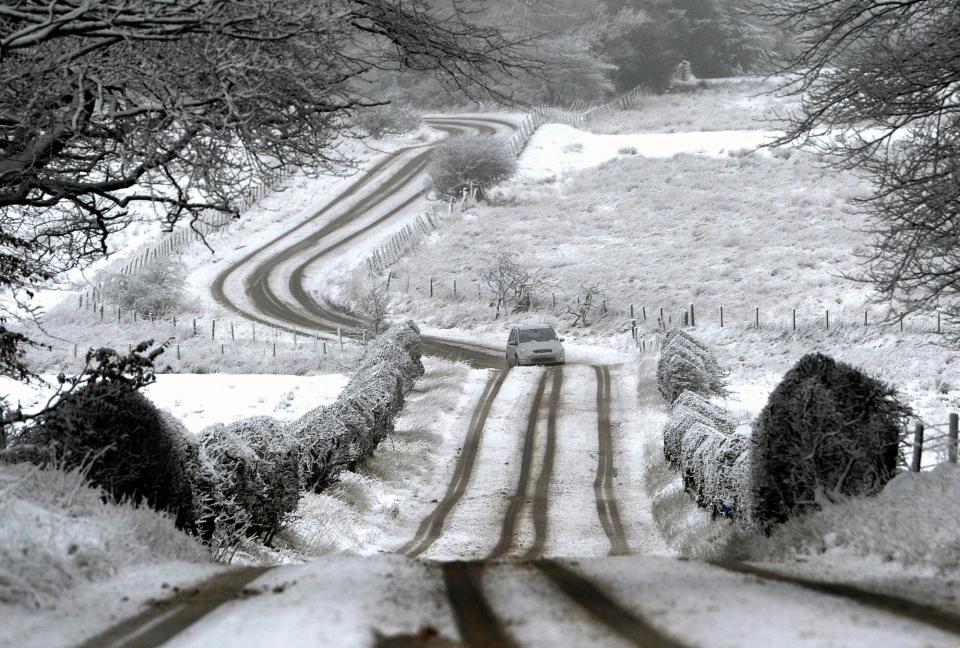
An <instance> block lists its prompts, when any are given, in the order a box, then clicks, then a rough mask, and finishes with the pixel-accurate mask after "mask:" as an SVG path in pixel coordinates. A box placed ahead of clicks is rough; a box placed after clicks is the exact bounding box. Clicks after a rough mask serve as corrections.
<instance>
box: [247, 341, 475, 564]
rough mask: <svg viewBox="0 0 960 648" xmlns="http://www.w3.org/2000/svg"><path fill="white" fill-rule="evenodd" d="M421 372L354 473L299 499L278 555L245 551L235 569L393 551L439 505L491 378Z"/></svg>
mask: <svg viewBox="0 0 960 648" xmlns="http://www.w3.org/2000/svg"><path fill="white" fill-rule="evenodd" d="M424 367H425V369H426V373H425V375H424V376H423V377H421V378H420V379H418V381H417V383H416V385H415V386H414V388H413V389H412V390H411V391H410V392H409V393H408V394H407V397H406V402H405V404H404V408H403V410H402V411H401V413H400V415H399V416H398V418H397V420H396V429H395V430H394V432H393V433H392V434H391V435H390V436H388V437H387V439H386V440H384V441H383V442H382V443H381V444H380V446H379V447H378V448H377V450H376V452H375V453H374V455H373V456H372V457H369V458H368V459H366V460H365V461H364V462H363V463H362V464H361V465H360V466H359V467H358V469H357V471H356V472H351V471H345V472H344V473H342V474H341V476H340V479H339V482H338V483H336V484H334V485H332V486H330V487H329V488H327V489H326V490H325V491H324V492H323V493H320V494H316V493H304V494H303V497H302V499H301V500H300V504H299V507H298V508H297V510H296V511H295V512H294V514H293V516H292V518H291V520H290V521H289V523H288V525H287V526H286V528H284V529H283V530H281V532H280V533H279V535H278V536H277V538H276V539H275V540H274V545H275V546H276V550H265V549H263V548H262V547H245V548H244V549H245V552H243V553H242V555H241V556H240V557H239V560H238V561H237V562H239V563H248V564H249V563H257V564H272V563H287V562H300V561H303V560H305V559H308V558H310V557H315V556H320V555H325V554H330V553H344V554H360V555H369V554H377V553H383V552H388V551H394V550H396V549H397V547H399V546H401V545H403V544H405V543H406V542H407V541H409V540H410V539H411V538H412V537H413V536H414V533H415V532H416V529H417V526H418V525H419V524H420V522H421V521H422V520H423V519H424V518H425V517H426V516H427V515H428V514H429V513H430V511H431V510H432V509H433V507H434V506H435V505H436V501H435V500H436V498H437V497H438V494H440V493H442V492H443V491H444V489H445V488H446V486H447V483H448V482H449V480H450V477H451V475H452V473H453V470H454V463H455V462H453V461H450V457H452V456H454V455H456V453H457V451H458V450H459V449H460V448H461V447H462V444H463V439H464V435H465V433H466V426H467V421H469V419H470V414H471V412H472V409H473V407H474V406H475V405H476V402H477V399H478V398H479V396H480V392H481V391H482V389H483V386H484V385H485V383H486V380H487V376H488V372H487V371H485V370H476V369H474V370H471V369H469V368H467V367H466V365H463V364H460V363H453V362H448V361H445V360H440V359H436V358H425V359H424Z"/></svg>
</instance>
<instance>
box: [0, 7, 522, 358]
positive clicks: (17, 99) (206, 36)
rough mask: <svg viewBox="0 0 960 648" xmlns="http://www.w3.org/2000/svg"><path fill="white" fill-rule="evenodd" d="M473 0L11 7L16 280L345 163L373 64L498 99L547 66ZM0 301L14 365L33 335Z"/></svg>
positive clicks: (3, 218)
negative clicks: (287, 173) (261, 186)
mask: <svg viewBox="0 0 960 648" xmlns="http://www.w3.org/2000/svg"><path fill="white" fill-rule="evenodd" d="M458 2H459V0H443V1H439V0H406V1H405V2H403V3H399V2H396V1H395V0H85V1H83V2H79V1H73V0H9V1H6V2H3V3H0V289H3V291H4V292H5V293H13V295H14V298H20V299H21V301H27V299H28V298H29V294H28V292H26V291H25V289H27V290H28V289H29V286H30V285H32V284H37V283H41V282H43V281H44V280H46V279H49V278H50V277H51V276H53V275H56V274H57V273H58V272H60V271H62V270H65V269H68V268H70V267H74V266H76V265H78V264H83V263H85V262H87V261H90V260H93V259H96V258H97V257H100V256H102V255H103V254H105V253H106V251H107V239H108V238H109V237H110V236H111V235H113V234H115V233H116V232H118V231H119V230H121V229H123V228H124V227H126V226H127V225H128V224H129V223H130V222H131V221H133V220H137V219H143V218H148V217H150V218H159V219H161V220H162V221H163V222H164V223H165V224H166V225H167V227H171V228H172V227H173V226H174V225H175V224H176V223H177V222H178V221H181V220H184V219H186V220H188V221H190V222H191V223H194V222H195V221H197V220H198V219H201V218H202V214H203V213H204V211H205V210H215V211H217V212H221V213H228V214H233V215H237V214H238V209H239V199H240V196H241V194H242V191H243V190H244V189H245V188H246V186H247V185H249V184H250V183H251V182H258V181H259V179H260V178H261V177H262V176H263V175H264V174H265V173H268V172H271V171H275V170H277V169H281V168H300V169H306V170H308V171H312V172H317V171H331V170H333V171H339V170H343V169H345V168H346V167H348V166H349V164H350V160H348V159H345V158H343V157H342V156H341V155H340V154H339V153H338V152H337V150H336V149H335V148H334V147H333V145H332V142H333V141H334V140H335V138H337V137H339V136H342V135H351V134H353V131H352V127H351V120H350V118H351V117H352V115H353V114H354V113H355V112H356V111H358V110H360V109H362V108H363V107H365V106H372V105H377V104H379V103H382V101H380V100H378V99H376V98H374V99H369V98H367V97H365V96H364V95H363V94H361V93H360V92H359V91H358V88H361V87H362V83H361V81H362V80H363V78H364V76H365V75H366V74H368V73H370V72H371V71H377V70H379V69H385V68H386V69H395V70H399V69H406V70H418V71H424V72H430V73H433V74H435V75H436V76H437V77H438V78H440V79H441V80H443V81H444V82H445V83H446V84H447V85H449V86H452V87H455V88H461V89H464V90H465V91H470V92H473V93H479V92H486V93H487V94H488V95H489V94H495V95H496V94H497V93H498V91H497V89H496V88H495V87H494V86H493V83H492V81H491V79H493V78H498V79H501V78H503V77H504V76H505V75H507V76H509V74H510V73H511V71H515V70H519V69H522V68H524V67H526V66H528V65H529V64H528V63H527V61H528V60H529V59H528V57H527V55H526V53H524V52H522V51H521V50H520V49H519V48H518V46H517V45H516V44H515V43H512V42H510V41H509V40H508V39H507V38H506V37H504V35H503V34H501V33H500V32H499V31H497V30H496V29H493V28H489V27H485V26H482V25H474V24H470V23H469V22H467V20H468V19H469V17H470V15H469V13H465V12H462V11H460V10H459V7H458ZM9 316H10V311H0V371H2V372H3V373H4V374H6V375H17V376H22V375H24V374H25V371H26V370H25V367H24V366H23V364H22V362H21V360H20V358H19V356H18V349H20V348H22V345H23V343H24V342H25V340H24V339H22V336H18V334H15V333H11V332H10V331H8V330H7V329H6V328H5V326H4V323H5V320H6V319H7V318H8V317H9Z"/></svg>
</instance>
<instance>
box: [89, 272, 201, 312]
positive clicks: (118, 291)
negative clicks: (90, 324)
mask: <svg viewBox="0 0 960 648" xmlns="http://www.w3.org/2000/svg"><path fill="white" fill-rule="evenodd" d="M185 282H186V270H185V268H184V267H183V264H182V263H179V262H178V261H175V260H172V259H168V260H163V261H158V262H156V263H153V264H151V265H148V266H147V267H145V268H143V269H142V270H140V271H139V272H136V273H134V274H131V275H122V274H112V275H107V276H106V277H104V281H103V296H104V298H105V299H106V300H107V301H109V302H110V303H112V304H115V305H116V306H119V307H120V308H122V309H123V310H125V311H136V312H137V313H140V314H141V315H143V316H150V315H153V316H157V317H162V316H165V315H169V314H170V313H173V312H175V311H176V310H177V308H179V307H180V306H181V305H182V304H183V302H184V298H185V296H186V290H185V288H184V286H185Z"/></svg>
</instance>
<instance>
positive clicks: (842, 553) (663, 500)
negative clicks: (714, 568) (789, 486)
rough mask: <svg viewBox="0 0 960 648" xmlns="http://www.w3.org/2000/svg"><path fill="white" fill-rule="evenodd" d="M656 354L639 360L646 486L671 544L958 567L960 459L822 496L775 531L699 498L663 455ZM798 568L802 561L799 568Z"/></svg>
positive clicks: (740, 553) (720, 553)
mask: <svg viewBox="0 0 960 648" xmlns="http://www.w3.org/2000/svg"><path fill="white" fill-rule="evenodd" d="M652 368H653V360H652V358H646V359H644V361H642V362H641V363H640V366H639V374H640V381H641V390H640V397H641V405H642V407H644V409H645V410H646V412H645V415H646V417H647V418H648V420H649V422H650V426H649V427H648V428H647V430H648V432H647V437H646V439H645V441H644V445H645V450H646V452H645V464H644V467H643V472H644V474H643V481H644V487H645V490H646V491H647V493H648V495H649V496H650V497H651V500H652V507H651V509H652V513H653V518H654V520H655V522H656V524H657V527H658V529H659V530H660V532H661V533H662V534H663V536H664V539H665V540H666V541H667V543H668V545H669V546H671V547H672V548H673V549H675V550H677V551H679V552H680V553H681V554H682V555H683V556H685V557H687V558H691V559H698V560H750V561H756V562H771V563H790V564H794V563H804V564H805V565H806V566H805V567H804V568H803V569H801V570H800V571H807V570H809V571H811V572H816V570H817V565H820V564H824V563H837V562H840V563H842V562H844V561H846V562H849V561H865V562H867V563H870V562H880V563H893V564H895V565H897V566H898V568H900V569H910V570H914V571H916V570H921V571H922V570H931V569H932V570H935V571H937V572H940V573H943V572H948V571H949V572H956V571H957V570H960V526H958V524H956V523H955V517H956V516H953V515H950V514H949V513H948V512H949V511H951V510H952V506H953V500H954V499H955V497H956V493H957V492H960V467H958V466H956V465H951V464H941V465H939V466H937V467H935V468H934V469H933V470H931V471H927V472H921V473H913V472H901V473H900V474H898V475H897V476H896V477H894V478H893V479H892V480H891V481H890V482H889V483H888V484H887V485H886V486H885V487H884V489H883V490H882V491H881V492H880V493H879V494H878V495H877V496H875V497H846V498H843V499H835V501H833V502H830V501H826V500H823V501H819V502H818V504H819V510H816V511H813V512H809V513H807V514H804V515H799V516H797V517H794V518H792V519H790V520H789V521H787V522H785V523H783V524H780V525H778V526H776V527H775V528H774V529H773V530H772V532H771V533H770V534H769V535H764V534H762V533H759V532H756V531H753V530H749V529H744V528H742V527H740V526H739V525H737V524H735V523H734V522H733V521H732V520H729V519H726V518H724V517H718V516H713V515H711V513H710V511H708V510H706V509H704V508H700V507H699V506H697V504H696V502H695V501H694V499H693V497H691V495H690V493H689V492H687V489H686V488H685V486H684V482H683V477H682V475H681V474H680V473H678V472H677V471H675V470H674V469H672V468H671V467H670V465H669V464H668V462H667V461H666V460H665V457H664V442H663V436H662V434H661V430H662V429H663V428H664V426H665V425H666V424H667V421H668V413H667V411H666V404H665V403H664V402H663V401H662V400H660V399H659V396H658V394H657V386H656V382H655V380H654V379H653V376H652ZM794 570H796V569H794Z"/></svg>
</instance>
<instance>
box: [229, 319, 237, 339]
mask: <svg viewBox="0 0 960 648" xmlns="http://www.w3.org/2000/svg"><path fill="white" fill-rule="evenodd" d="M230 339H231V340H236V339H237V338H236V336H235V335H234V334H233V322H230Z"/></svg>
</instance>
